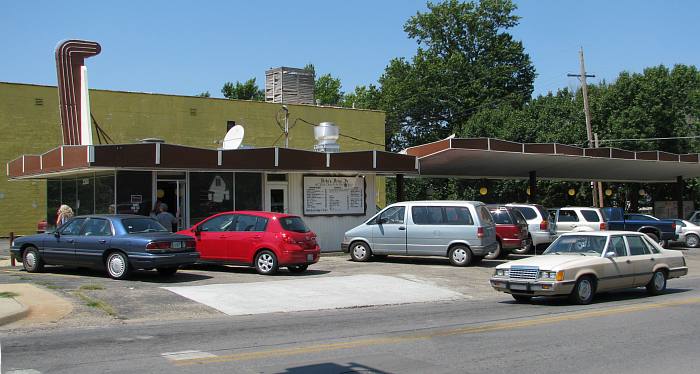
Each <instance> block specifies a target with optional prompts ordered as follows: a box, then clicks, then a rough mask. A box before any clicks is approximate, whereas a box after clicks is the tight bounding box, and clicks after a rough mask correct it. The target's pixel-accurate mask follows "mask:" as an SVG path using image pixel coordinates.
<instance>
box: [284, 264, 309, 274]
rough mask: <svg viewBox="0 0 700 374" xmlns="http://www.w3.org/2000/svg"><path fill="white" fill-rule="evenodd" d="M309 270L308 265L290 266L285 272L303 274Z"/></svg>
mask: <svg viewBox="0 0 700 374" xmlns="http://www.w3.org/2000/svg"><path fill="white" fill-rule="evenodd" d="M308 268H309V265H292V266H287V270H289V272H290V273H303V272H305V271H306V269H308Z"/></svg>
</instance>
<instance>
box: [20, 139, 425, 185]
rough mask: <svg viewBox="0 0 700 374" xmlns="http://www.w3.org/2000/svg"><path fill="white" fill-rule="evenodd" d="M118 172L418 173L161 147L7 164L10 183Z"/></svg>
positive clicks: (320, 157) (337, 159) (102, 149)
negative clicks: (11, 181) (128, 170)
mask: <svg viewBox="0 0 700 374" xmlns="http://www.w3.org/2000/svg"><path fill="white" fill-rule="evenodd" d="M114 169H147V170H196V171H216V170H243V171H246V170H249V171H273V172H326V173H328V172H367V173H376V174H399V173H400V174H417V173H418V170H417V169H416V159H415V157H413V156H408V155H402V154H397V153H390V152H384V151H360V152H338V153H320V152H314V151H305V150H299V149H288V148H253V149H236V150H216V149H206V148H194V147H188V146H183V145H175V144H161V143H137V144H116V145H112V144H110V145H94V146H85V145H73V146H67V145H64V146H60V147H58V148H55V149H52V150H50V151H48V152H46V153H44V154H42V155H24V156H21V157H19V158H17V159H15V160H12V161H10V162H8V163H7V175H8V176H9V177H10V178H11V179H25V178H50V177H53V176H59V175H65V174H78V173H83V172H91V171H102V170H114Z"/></svg>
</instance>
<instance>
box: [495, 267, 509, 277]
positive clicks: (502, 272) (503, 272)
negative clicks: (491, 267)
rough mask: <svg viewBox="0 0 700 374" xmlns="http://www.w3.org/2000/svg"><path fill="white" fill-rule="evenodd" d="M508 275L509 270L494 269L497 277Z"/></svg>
mask: <svg viewBox="0 0 700 374" xmlns="http://www.w3.org/2000/svg"><path fill="white" fill-rule="evenodd" d="M509 275H510V270H508V269H496V276H497V277H507V276H509Z"/></svg>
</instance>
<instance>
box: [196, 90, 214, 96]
mask: <svg viewBox="0 0 700 374" xmlns="http://www.w3.org/2000/svg"><path fill="white" fill-rule="evenodd" d="M197 96H198V97H211V94H210V93H209V91H204V92H201V93H199V94H197Z"/></svg>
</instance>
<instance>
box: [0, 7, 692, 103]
mask: <svg viewBox="0 0 700 374" xmlns="http://www.w3.org/2000/svg"><path fill="white" fill-rule="evenodd" d="M517 4H518V6H519V9H518V10H517V14H518V15H520V16H521V17H522V19H521V23H520V25H519V26H518V27H517V28H515V29H513V30H512V33H513V34H514V35H515V37H516V38H517V39H519V40H522V41H523V43H524V45H525V49H526V52H527V53H529V54H530V56H531V58H532V61H533V63H534V66H535V69H536V70H537V73H538V78H537V80H536V82H535V94H540V93H546V92H547V91H550V90H552V91H556V89H557V88H561V87H575V86H576V85H577V82H576V80H575V79H574V78H567V77H566V73H576V72H578V49H579V47H583V48H584V52H585V54H586V67H587V70H588V72H589V73H592V74H596V76H597V78H595V79H593V81H594V82H595V81H597V80H599V79H606V80H608V81H611V80H614V78H615V77H616V76H617V75H618V73H619V72H620V71H622V70H628V71H633V72H641V71H642V69H643V68H644V67H648V66H654V65H658V64H662V63H663V64H666V65H673V64H676V63H683V64H689V65H699V64H700V48H698V47H699V46H700V43H699V42H698V34H697V32H696V27H695V26H696V24H697V20H696V18H697V15H698V14H700V2H698V1H692V0H687V1H630V0H620V1H569V0H559V1H557V0H537V1H536V0H528V1H517ZM425 9H426V7H425V1H422V0H421V1H417V0H384V1H378V0H374V1H367V0H355V1H321V0H314V1H306V0H297V1H296V2H288V1H277V0H272V1H264V2H263V1H255V2H254V1H218V2H215V1H210V2H203V1H202V2H195V1H177V0H172V1H129V0H123V1H110V2H107V1H92V2H87V1H60V2H52V1H18V0H15V1H7V0H5V1H3V2H2V3H0V35H2V39H3V42H4V43H3V44H4V45H5V47H4V48H3V52H2V54H1V55H2V58H0V81H5V82H21V83H35V84H49V85H55V84H56V71H55V62H54V57H53V53H54V49H55V47H56V45H57V43H58V42H59V41H60V40H63V39H69V38H79V39H87V40H94V41H97V42H99V43H100V44H101V45H102V53H101V54H100V55H98V56H96V57H93V58H91V59H89V60H88V63H87V65H88V69H89V72H90V86H91V87H92V88H101V89H110V90H124V91H141V92H158V93H169V94H179V95H194V94H197V93H199V92H203V91H207V90H208V91H209V92H211V94H212V96H215V97H220V96H221V93H220V90H221V86H222V85H223V83H224V82H226V81H236V80H241V81H243V80H246V79H248V78H251V77H255V78H256V79H257V81H258V84H259V85H260V86H261V87H262V86H264V74H265V73H264V72H265V70H266V69H268V68H270V67H277V66H282V65H284V66H293V67H303V66H304V65H305V64H306V63H308V62H312V63H314V65H315V66H316V72H317V74H319V73H321V74H324V73H331V74H332V75H333V76H336V77H339V78H341V80H342V82H343V89H344V90H345V91H350V90H353V89H354V87H355V86H356V85H362V84H368V83H375V82H376V81H377V79H378V78H379V76H380V75H381V74H382V73H383V71H384V67H385V66H386V65H387V63H388V62H389V60H390V59H391V58H394V57H402V56H403V57H410V56H412V55H413V54H414V52H415V49H416V44H415V42H414V41H412V40H409V39H408V38H407V37H406V35H405V33H404V32H403V24H404V22H405V21H406V20H407V19H408V18H409V17H410V16H412V15H414V14H415V13H416V12H417V11H423V10H425Z"/></svg>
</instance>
